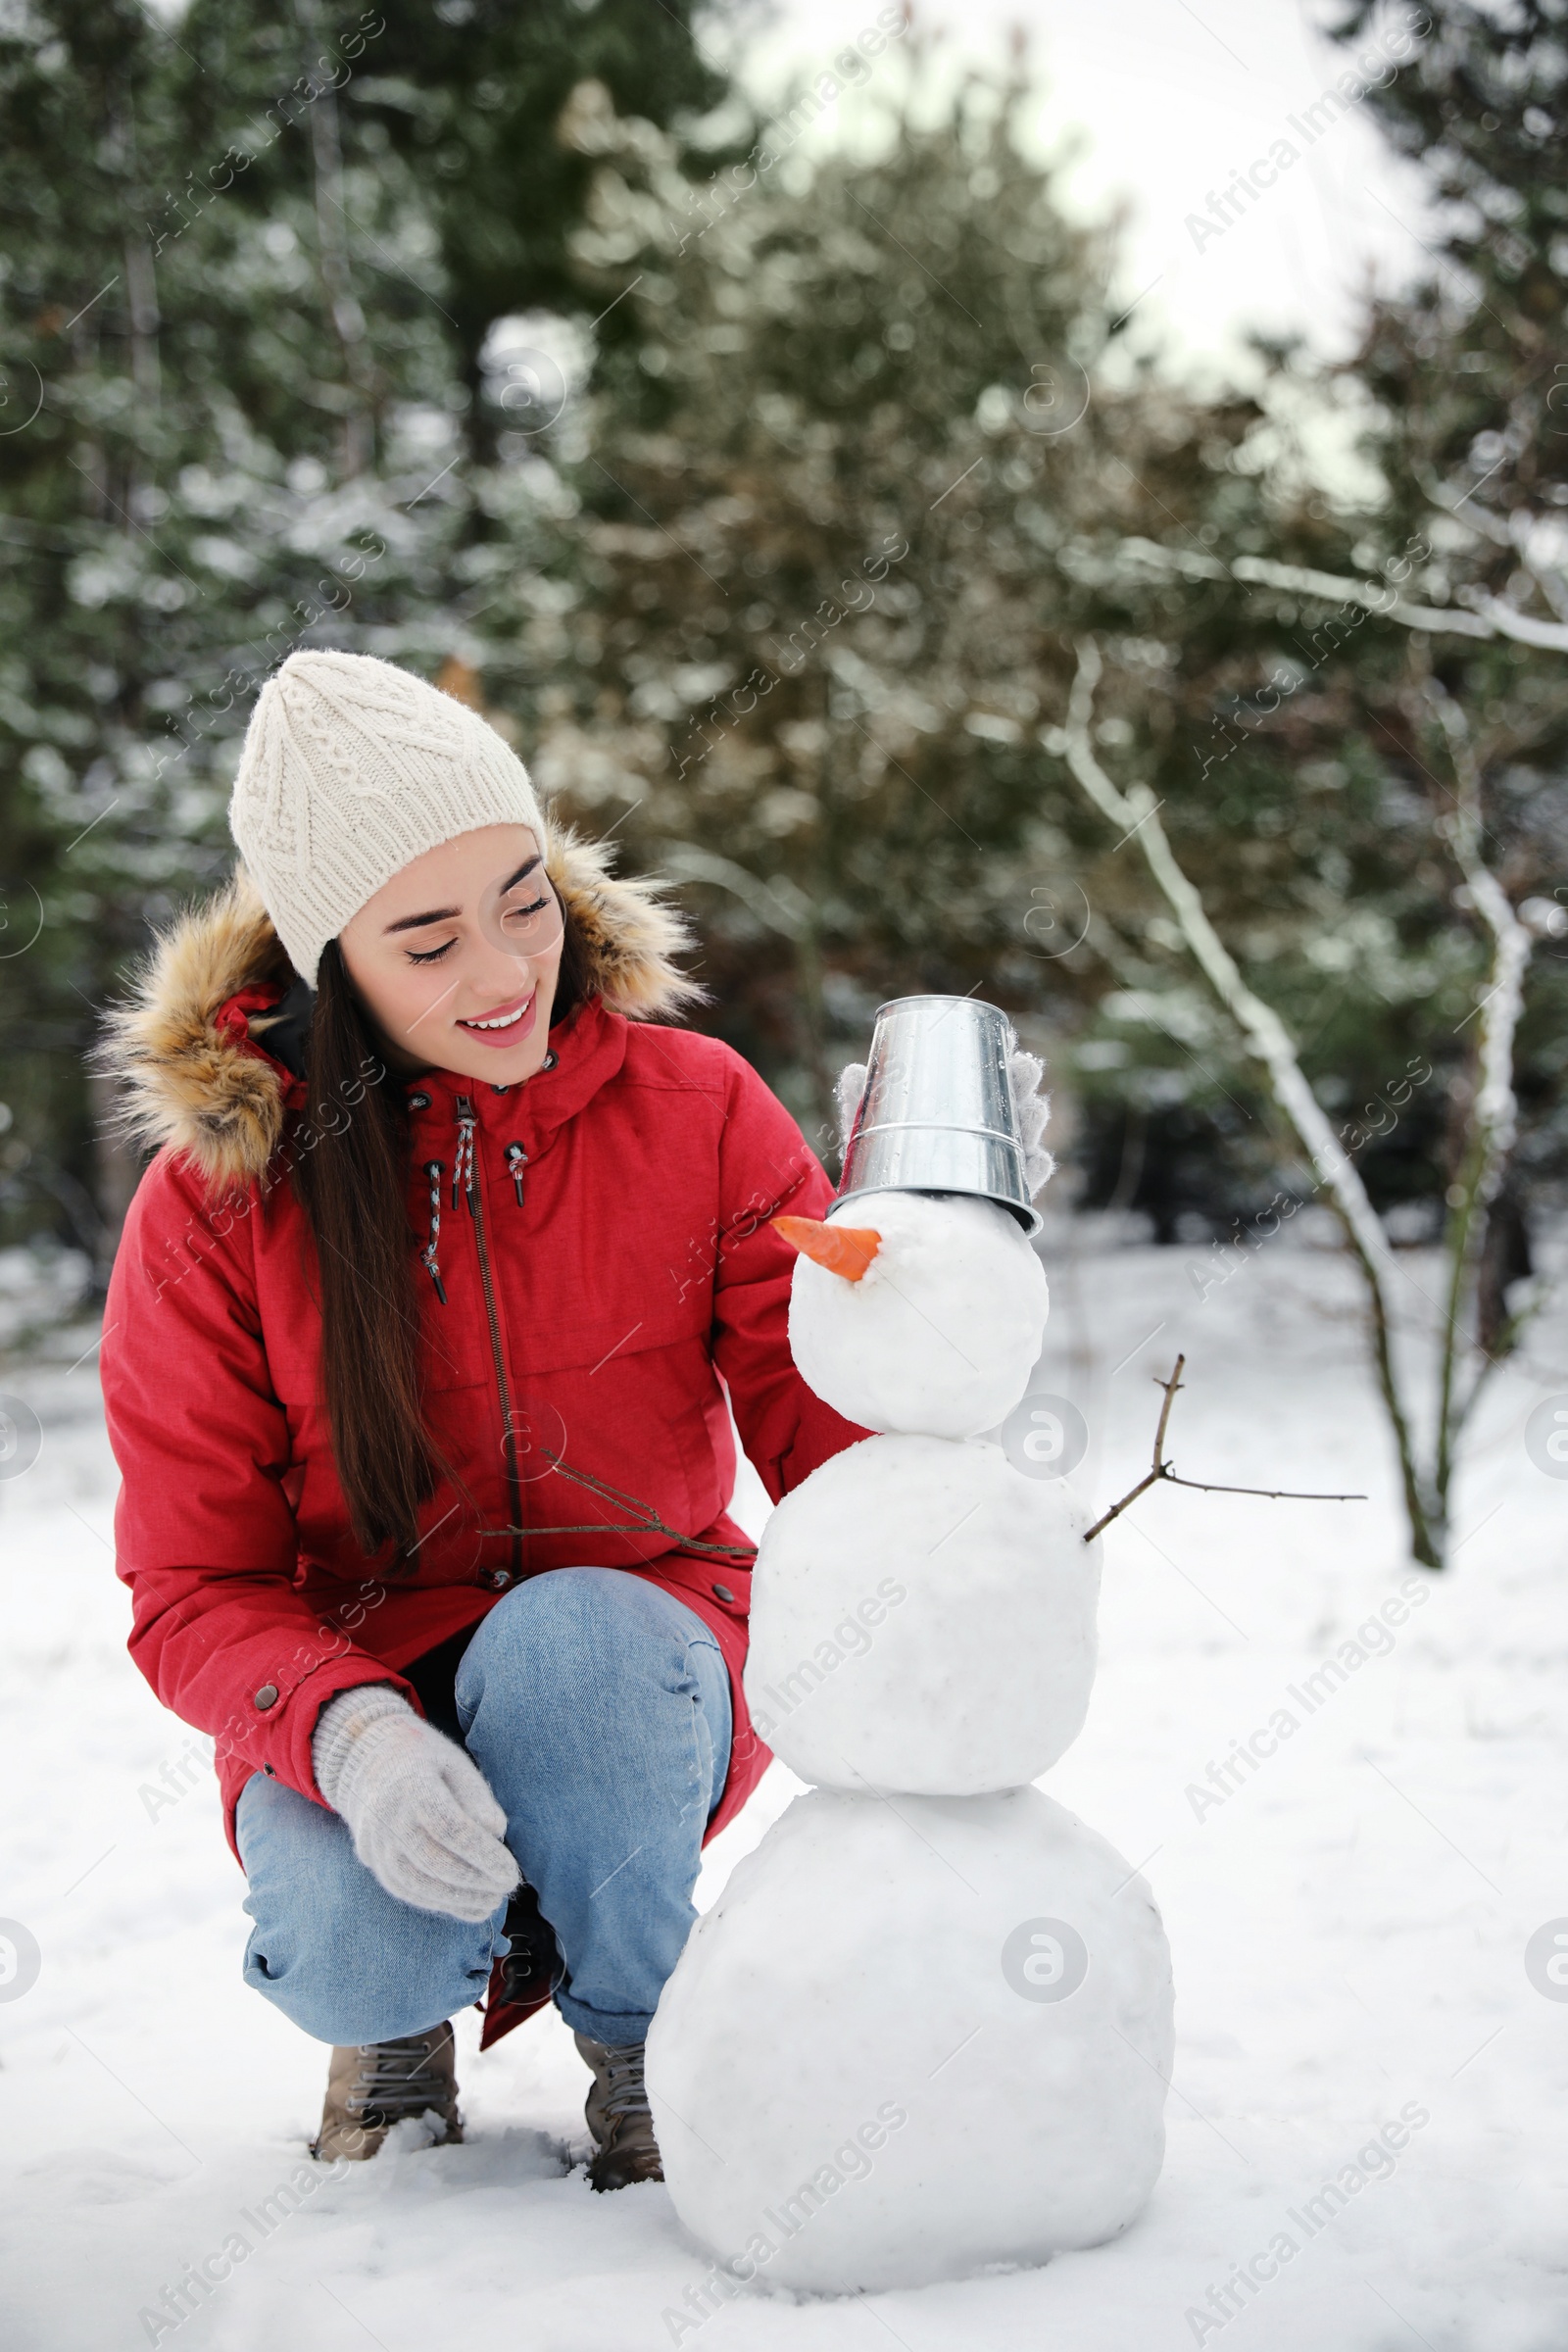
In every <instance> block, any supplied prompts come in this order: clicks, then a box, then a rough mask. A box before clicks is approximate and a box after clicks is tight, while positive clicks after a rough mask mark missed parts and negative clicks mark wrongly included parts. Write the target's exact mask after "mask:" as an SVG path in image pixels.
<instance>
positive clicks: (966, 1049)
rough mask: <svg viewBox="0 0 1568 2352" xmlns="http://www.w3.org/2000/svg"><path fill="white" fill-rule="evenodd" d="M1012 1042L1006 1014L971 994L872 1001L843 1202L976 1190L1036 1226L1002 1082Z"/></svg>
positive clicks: (1028, 1229) (1028, 1226)
mask: <svg viewBox="0 0 1568 2352" xmlns="http://www.w3.org/2000/svg"><path fill="white" fill-rule="evenodd" d="M1016 1044H1017V1040H1016V1038H1015V1037H1014V1035H1013V1030H1012V1023H1011V1022H1010V1021H1009V1020H1008V1018H1007V1016H1006V1014H1005V1012H1003V1011H1002V1010H1000V1008H999V1007H998V1006H997V1005H981V1004H978V1003H976V1001H975V999H974V998H973V997H895V998H894V1000H893V1002H892V1003H891V1004H890V1005H878V1007H877V1015H876V1027H875V1029H874V1030H873V1031H872V1034H871V1053H870V1057H869V1059H868V1061H867V1064H866V1073H865V1085H864V1087H863V1089H862V1090H861V1094H860V1101H859V1106H858V1109H857V1111H856V1114H855V1119H854V1123H853V1124H852V1126H851V1129H850V1140H849V1143H848V1146H847V1147H846V1149H845V1153H844V1175H843V1178H842V1180H841V1181H840V1184H839V1190H838V1198H839V1200H840V1201H845V1200H848V1199H849V1197H850V1196H851V1194H853V1193H886V1192H893V1193H973V1194H976V1195H978V1196H979V1198H980V1199H981V1200H984V1201H999V1202H1000V1203H1001V1205H1002V1206H1003V1207H1004V1208H1009V1209H1011V1211H1012V1213H1013V1215H1014V1216H1015V1217H1016V1218H1017V1219H1018V1222H1019V1223H1020V1224H1021V1225H1022V1227H1023V1229H1024V1231H1025V1233H1028V1234H1036V1233H1038V1232H1039V1231H1040V1227H1041V1223H1042V1219H1041V1216H1040V1212H1039V1211H1038V1209H1037V1208H1036V1207H1035V1205H1034V1203H1033V1201H1031V1200H1030V1198H1029V1192H1028V1188H1027V1186H1026V1185H1025V1183H1024V1170H1023V1142H1022V1139H1021V1137H1020V1136H1019V1133H1018V1122H1017V1118H1016V1116H1015V1114H1014V1111H1013V1106H1012V1089H1011V1087H1010V1086H1009V1085H1008V1083H1007V1056H1008V1054H1011V1053H1012V1052H1013V1051H1014V1050H1015V1048H1016Z"/></svg>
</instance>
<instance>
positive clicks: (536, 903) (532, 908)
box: [507, 898, 550, 920]
mask: <svg viewBox="0 0 1568 2352" xmlns="http://www.w3.org/2000/svg"><path fill="white" fill-rule="evenodd" d="M549 904H550V901H549V900H548V899H542V898H541V899H534V900H532V901H531V902H530V903H529V905H528V906H526V907H508V908H507V914H508V917H509V919H510V918H511V917H512V916H513V915H517V916H518V917H519V918H521V919H524V920H525V919H526V918H527V917H528V916H529V915H531V914H542V913H543V911H544V909H545V908H546V907H548V906H549Z"/></svg>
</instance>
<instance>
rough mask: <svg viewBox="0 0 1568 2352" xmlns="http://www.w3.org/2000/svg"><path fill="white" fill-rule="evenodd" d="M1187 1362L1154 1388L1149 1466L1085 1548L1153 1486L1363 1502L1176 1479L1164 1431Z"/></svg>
mask: <svg viewBox="0 0 1568 2352" xmlns="http://www.w3.org/2000/svg"><path fill="white" fill-rule="evenodd" d="M1186 1361H1187V1358H1186V1356H1185V1355H1179V1356H1178V1357H1177V1358H1176V1361H1175V1363H1174V1364H1173V1365H1172V1367H1171V1374H1170V1378H1169V1379H1168V1380H1161V1381H1158V1382H1156V1383H1155V1386H1156V1387H1158V1388H1161V1389H1163V1390H1164V1392H1165V1401H1164V1403H1163V1404H1162V1405H1161V1406H1160V1408H1159V1422H1158V1425H1157V1427H1156V1428H1155V1431H1154V1455H1153V1460H1152V1464H1151V1466H1150V1468H1149V1469H1148V1470H1147V1471H1146V1472H1145V1473H1144V1476H1143V1477H1142V1478H1141V1479H1140V1480H1139V1481H1138V1484H1137V1486H1136V1487H1132V1488H1130V1489H1129V1490H1128V1492H1127V1493H1126V1494H1125V1495H1123V1496H1122V1498H1121V1500H1120V1502H1113V1503H1112V1504H1111V1506H1110V1508H1109V1510H1108V1511H1106V1512H1105V1513H1104V1514H1103V1517H1102V1518H1099V1519H1097V1520H1096V1521H1095V1524H1094V1526H1093V1527H1092V1528H1091V1529H1090V1530H1089V1533H1088V1534H1087V1535H1086V1536H1085V1537H1084V1542H1085V1543H1086V1544H1092V1543H1093V1542H1094V1540H1095V1538H1096V1537H1097V1536H1101V1535H1103V1534H1104V1532H1105V1530H1106V1528H1107V1527H1108V1526H1109V1525H1110V1523H1111V1521H1112V1520H1113V1519H1119V1518H1120V1517H1121V1515H1122V1513H1123V1511H1124V1510H1126V1508H1127V1506H1128V1504H1129V1503H1132V1502H1136V1501H1137V1500H1138V1497H1139V1495H1147V1494H1148V1492H1149V1490H1150V1488H1151V1487H1155V1486H1167V1487H1191V1488H1193V1490H1194V1491H1195V1493H1197V1494H1200V1495H1258V1496H1259V1497H1260V1498H1261V1499H1262V1500H1263V1501H1264V1502H1365V1500H1366V1496H1365V1495H1320V1494H1317V1493H1313V1492H1306V1493H1303V1492H1302V1491H1301V1490H1300V1489H1299V1488H1296V1487H1221V1486H1215V1485H1212V1484H1210V1482H1209V1481H1208V1480H1206V1479H1201V1478H1178V1477H1177V1475H1176V1473H1175V1471H1174V1470H1173V1469H1172V1468H1171V1466H1170V1464H1169V1462H1167V1461H1166V1459H1165V1431H1166V1427H1167V1425H1168V1424H1169V1421H1170V1408H1171V1406H1172V1405H1173V1404H1174V1403H1175V1401H1176V1392H1177V1390H1178V1389H1179V1388H1181V1387H1182V1386H1183V1385H1184V1384H1183V1381H1182V1366H1183V1364H1185V1363H1186Z"/></svg>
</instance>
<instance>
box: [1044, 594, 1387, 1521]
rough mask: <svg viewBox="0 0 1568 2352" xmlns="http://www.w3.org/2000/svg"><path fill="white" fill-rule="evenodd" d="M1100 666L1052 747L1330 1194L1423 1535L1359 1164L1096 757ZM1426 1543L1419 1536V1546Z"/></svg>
mask: <svg viewBox="0 0 1568 2352" xmlns="http://www.w3.org/2000/svg"><path fill="white" fill-rule="evenodd" d="M1102 667H1103V664H1102V662H1101V656H1100V648H1099V646H1098V645H1097V644H1096V642H1095V640H1094V639H1093V638H1092V637H1087V638H1084V639H1082V640H1081V641H1080V643H1079V646H1078V668H1077V673H1076V675H1075V677H1074V679H1073V683H1072V692H1071V694H1070V695H1069V697H1068V700H1067V715H1066V724H1065V725H1064V726H1063V727H1062V728H1061V729H1060V730H1059V731H1058V732H1057V733H1056V734H1055V735H1054V737H1053V738H1051V739H1050V741H1049V744H1048V748H1049V749H1051V750H1053V751H1057V752H1059V754H1060V756H1061V757H1062V758H1064V759H1065V760H1066V762H1067V765H1068V767H1069V768H1070V770H1071V771H1072V774H1073V776H1074V777H1075V779H1076V780H1077V782H1078V783H1079V784H1080V785H1081V786H1082V788H1083V790H1084V792H1085V793H1086V794H1087V796H1088V798H1089V799H1090V800H1091V801H1092V802H1093V803H1094V805H1095V807H1096V808H1097V809H1099V810H1100V812H1101V814H1102V815H1103V816H1105V817H1107V818H1109V820H1110V821H1111V823H1112V824H1115V825H1117V826H1119V827H1120V828H1121V829H1122V834H1123V838H1124V839H1125V840H1131V839H1132V838H1133V837H1134V836H1135V835H1136V837H1137V840H1138V845H1139V848H1140V849H1141V850H1142V852H1143V856H1144V860H1145V862H1146V864H1147V865H1148V867H1149V870H1150V872H1151V873H1152V876H1153V878H1154V880H1155V882H1156V883H1157V884H1158V885H1159V888H1160V890H1161V891H1162V892H1163V893H1164V896H1165V899H1166V901H1167V903H1168V904H1169V906H1170V907H1171V910H1172V912H1173V913H1174V915H1175V917H1176V921H1177V924H1178V926H1179V927H1180V930H1181V933H1182V937H1183V939H1184V940H1185V941H1186V943H1187V946H1188V948H1189V950H1190V951H1191V953H1192V955H1193V956H1195V957H1196V959H1197V961H1198V963H1199V964H1200V966H1201V969H1202V971H1203V972H1204V974H1205V976H1206V977H1207V979H1208V982H1209V984H1210V986H1211V987H1212V988H1213V991H1214V993H1215V995H1216V996H1217V997H1218V998H1219V1000H1220V1002H1221V1004H1222V1005H1224V1006H1225V1008H1226V1010H1227V1011H1228V1012H1229V1013H1230V1014H1231V1016H1232V1018H1233V1019H1234V1020H1235V1021H1236V1023H1237V1026H1238V1027H1239V1028H1240V1029H1241V1031H1242V1034H1243V1036H1244V1037H1245V1038H1246V1040H1247V1043H1248V1046H1249V1047H1250V1051H1251V1052H1252V1054H1254V1055H1255V1056H1256V1057H1257V1059H1258V1060H1259V1061H1260V1062H1261V1063H1262V1064H1263V1067H1264V1069H1265V1071H1266V1072H1267V1074H1268V1082H1269V1088H1270V1091H1271V1093H1272V1094H1273V1097H1274V1100H1275V1102H1276V1103H1277V1104H1278V1105H1279V1107H1280V1109H1281V1110H1282V1111H1283V1112H1284V1114H1285V1116H1286V1117H1287V1118H1288V1119H1289V1120H1290V1122H1291V1125H1292V1126H1293V1127H1294V1128H1295V1130H1296V1133H1297V1135H1298V1136H1299V1139H1300V1142H1301V1145H1302V1147H1303V1149H1304V1150H1305V1152H1306V1154H1307V1156H1308V1158H1309V1159H1310V1160H1311V1162H1312V1165H1313V1167H1314V1168H1315V1169H1316V1171H1317V1174H1318V1177H1319V1180H1320V1182H1321V1183H1322V1184H1323V1185H1324V1186H1325V1188H1326V1189H1327V1192H1328V1195H1329V1199H1330V1200H1331V1201H1332V1202H1333V1204H1334V1207H1335V1210H1336V1211H1337V1213H1338V1215H1339V1219H1340V1222H1341V1224H1342V1226H1343V1227H1344V1229H1345V1234H1346V1238H1347V1240H1348V1242H1349V1245H1350V1248H1351V1250H1352V1251H1353V1252H1354V1255H1355V1257H1356V1259H1357V1261H1358V1263H1359V1265H1360V1267H1361V1272H1362V1276H1363V1278H1364V1281H1365V1284H1366V1294H1367V1303H1368V1307H1369V1310H1370V1314H1371V1323H1372V1343H1373V1355H1374V1360H1375V1362H1376V1366H1377V1375H1378V1386H1379V1389H1380V1390H1381V1393H1382V1396H1383V1401H1384V1406H1385V1409H1386V1411H1387V1413H1388V1416H1389V1423H1390V1427H1391V1428H1392V1430H1393V1432H1394V1436H1395V1441H1396V1444H1397V1447H1398V1452H1399V1465H1400V1471H1401V1474H1402V1477H1403V1482H1404V1489H1405V1497H1406V1502H1407V1506H1408V1508H1409V1512H1410V1518H1411V1524H1412V1526H1413V1527H1419V1528H1421V1529H1422V1530H1423V1531H1424V1529H1425V1524H1426V1516H1427V1514H1426V1505H1425V1499H1424V1497H1423V1496H1422V1495H1421V1492H1420V1475H1419V1472H1418V1469H1417V1466H1416V1457H1415V1451H1414V1446H1413V1443H1412V1437H1411V1427H1410V1417H1409V1414H1408V1413H1407V1411H1406V1409H1405V1402H1404V1397H1403V1395H1402V1393H1401V1388H1400V1383H1399V1377H1398V1373H1397V1367H1396V1364H1395V1357H1394V1329H1395V1303H1394V1300H1395V1291H1396V1287H1397V1271H1396V1268H1395V1264H1394V1257H1393V1252H1392V1251H1391V1250H1390V1248H1389V1244H1388V1240H1387V1238H1386V1236H1385V1234H1384V1231H1383V1227H1382V1225H1381V1224H1380V1223H1379V1221H1378V1216H1377V1211H1376V1210H1375V1209H1374V1208H1373V1206H1372V1203H1371V1201H1370V1200H1369V1199H1368V1197H1367V1192H1366V1187H1365V1186H1364V1185H1363V1183H1362V1181H1361V1177H1360V1173H1359V1171H1358V1169H1357V1168H1356V1166H1355V1163H1354V1162H1353V1160H1352V1159H1351V1158H1350V1156H1349V1154H1348V1152H1346V1151H1345V1149H1344V1147H1343V1146H1342V1145H1341V1143H1340V1141H1339V1138H1338V1137H1337V1136H1336V1135H1335V1133H1334V1130H1333V1128H1332V1127H1331V1126H1330V1124H1329V1121H1328V1119H1327V1117H1326V1116H1325V1115H1324V1112H1323V1108H1322V1106H1321V1104H1320V1103H1319V1102H1318V1100H1317V1097H1316V1096H1315V1095H1314V1094H1313V1092H1312V1090H1311V1088H1310V1087H1309V1086H1308V1085H1307V1082H1306V1079H1305V1077H1304V1076H1303V1074H1302V1071H1301V1065H1300V1060H1299V1056H1298V1054H1297V1050H1296V1045H1295V1042H1294V1041H1293V1039H1292V1037H1291V1035H1290V1032H1289V1031H1288V1030H1287V1029H1286V1026H1285V1024H1284V1022H1283V1021H1282V1020H1281V1019H1280V1017H1279V1015H1278V1013H1277V1012H1276V1011H1275V1010H1274V1008H1273V1006H1272V1005H1265V1004H1264V1002H1263V1000H1262V998H1261V997H1259V996H1257V995H1256V994H1255V993H1254V992H1253V991H1252V990H1251V989H1250V988H1249V986H1248V984H1247V982H1246V981H1245V980H1244V979H1243V977H1242V974H1241V972H1240V970H1239V969H1238V967H1237V964H1236V960H1235V958H1234V957H1233V956H1232V955H1231V953H1230V951H1229V949H1228V948H1227V947H1226V946H1225V944H1224V942H1223V941H1222V940H1221V938H1220V937H1219V934H1218V933H1217V932H1216V930H1215V929H1214V926H1213V924H1212V923H1211V922H1210V921H1209V919H1208V915H1207V912H1206V911H1205V909H1204V907H1203V903H1202V900H1201V898H1200V896H1199V894H1198V891H1197V889H1196V888H1195V886H1194V884H1193V883H1192V881H1191V880H1190V879H1189V877H1188V876H1187V874H1186V873H1185V872H1184V871H1183V870H1182V867H1181V866H1180V865H1179V864H1178V862H1177V859H1176V855H1175V852H1174V851H1173V850H1172V848H1171V846H1170V842H1169V840H1168V839H1167V837H1166V834H1165V829H1164V827H1163V826H1162V825H1161V823H1160V821H1159V803H1158V802H1157V801H1156V800H1155V798H1154V796H1153V794H1152V792H1151V791H1150V789H1149V787H1148V785H1147V784H1137V785H1134V786H1133V788H1132V790H1131V791H1129V792H1123V791H1121V789H1120V788H1119V787H1118V786H1117V785H1116V784H1114V783H1113V782H1112V781H1111V779H1110V777H1109V776H1108V775H1107V774H1106V773H1105V771H1104V769H1103V767H1102V766H1101V764H1100V761H1099V760H1098V759H1097V758H1096V756H1095V749H1094V743H1093V737H1092V721H1093V718H1094V708H1095V688H1096V687H1097V686H1098V685H1099V683H1100V678H1101V672H1102ZM1421 1540H1422V1539H1421V1538H1420V1537H1418V1542H1419V1541H1421Z"/></svg>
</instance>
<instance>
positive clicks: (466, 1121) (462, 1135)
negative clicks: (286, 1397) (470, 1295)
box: [457, 1095, 522, 1583]
mask: <svg viewBox="0 0 1568 2352" xmlns="http://www.w3.org/2000/svg"><path fill="white" fill-rule="evenodd" d="M474 1125H475V1121H474V1110H473V1103H472V1102H471V1100H470V1099H469V1097H468V1096H466V1095H459V1097H458V1135H459V1143H458V1157H457V1165H458V1167H460V1168H464V1167H465V1153H466V1179H467V1181H466V1188H465V1198H466V1201H467V1203H468V1213H469V1215H470V1216H471V1217H472V1219H473V1231H474V1239H475V1240H476V1242H477V1243H478V1246H479V1280H480V1282H481V1284H482V1285H483V1288H484V1311H485V1314H486V1317H487V1318H488V1320H489V1324H490V1353H491V1355H492V1357H493V1358H494V1361H495V1367H496V1388H497V1390H498V1391H499V1393H500V1397H501V1417H502V1421H503V1423H504V1425H505V1434H504V1436H503V1440H502V1446H503V1449H504V1451H505V1454H506V1461H507V1495H508V1500H509V1504H510V1516H511V1521H512V1576H513V1581H514V1583H515V1581H516V1579H517V1578H518V1577H519V1576H520V1575H521V1574H522V1479H521V1476H520V1474H519V1472H518V1469H517V1438H516V1432H515V1429H514V1427H513V1423H512V1388H511V1384H510V1382H509V1381H508V1379H507V1361H506V1357H505V1355H504V1353H503V1352H502V1347H501V1317H500V1314H499V1312H498V1310H497V1307H496V1287H495V1281H494V1278H493V1276H492V1274H491V1270H490V1244H489V1240H488V1237H487V1235H486V1233H485V1223H484V1194H483V1191H482V1189H481V1187H480V1183H479V1170H478V1166H477V1164H476V1154H475V1152H474V1148H473V1138H474Z"/></svg>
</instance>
